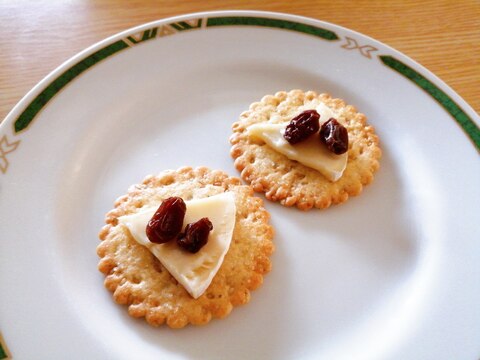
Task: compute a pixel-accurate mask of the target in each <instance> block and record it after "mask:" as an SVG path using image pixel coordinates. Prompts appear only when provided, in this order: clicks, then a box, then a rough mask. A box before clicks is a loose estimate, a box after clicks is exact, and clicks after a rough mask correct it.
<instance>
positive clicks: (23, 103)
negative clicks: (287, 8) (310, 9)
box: [0, 10, 480, 359]
mask: <svg viewBox="0 0 480 360" xmlns="http://www.w3.org/2000/svg"><path fill="white" fill-rule="evenodd" d="M212 16H238V17H241V16H252V17H273V18H275V19H283V20H287V21H288V20H290V21H296V22H299V23H304V24H312V26H313V25H316V26H321V27H325V28H327V29H335V30H341V31H344V32H347V33H350V34H354V35H355V36H357V37H358V38H361V39H367V40H368V41H369V43H370V44H376V45H380V46H382V47H383V48H384V49H385V50H388V51H389V52H388V55H394V56H395V57H397V58H400V59H401V60H402V61H404V62H406V63H407V64H408V65H409V66H410V67H412V68H414V70H416V71H418V72H420V74H422V75H424V76H427V77H428V79H429V80H430V81H431V82H433V83H434V84H435V85H436V86H437V87H439V88H440V89H441V90H442V91H443V92H445V93H446V94H447V96H449V97H450V98H451V99H453V101H454V102H455V103H456V104H457V105H458V106H459V107H461V109H462V110H463V111H464V112H466V113H467V114H468V115H470V118H471V120H472V122H473V123H474V124H475V125H476V126H477V131H478V126H479V124H480V117H479V116H478V114H477V113H476V112H475V110H474V109H473V108H472V107H471V106H470V105H469V104H468V103H467V102H466V101H465V100H464V99H463V98H462V97H461V96H460V95H458V94H457V93H456V92H455V91H454V90H453V89H452V88H451V87H450V86H449V85H448V84H447V83H445V82H444V81H443V80H442V79H441V78H439V77H438V76H436V75H435V74H434V73H433V72H431V71H430V70H428V69H427V68H425V67H424V66H423V65H421V64H419V63H417V62H416V61H415V60H413V59H411V58H410V57H408V56H407V55H405V54H403V53H402V52H400V51H398V50H396V49H394V48H392V47H390V46H389V45H387V44H385V43H383V42H380V41H378V40H376V39H374V38H371V37H369V36H368V35H364V34H362V33H359V32H357V31H355V30H352V29H349V28H346V27H342V26H339V25H336V24H333V23H330V22H326V21H322V20H318V19H314V18H309V17H304V16H299V15H292V14H286V13H280V12H267V11H250V10H222V11H205V12H195V13H188V14H182V15H178V16H173V17H167V18H163V19H159V20H154V21H151V22H147V23H144V24H140V25H137V26H134V27H131V28H129V29H126V30H123V31H121V32H118V33H116V34H114V35H111V36H109V37H107V38H105V39H103V40H100V41H98V42H96V43H94V44H93V45H91V46H89V47H87V48H86V49H84V50H82V51H80V52H78V53H76V54H75V55H73V56H72V57H70V58H69V59H67V60H66V61H64V62H63V63H62V64H60V65H59V66H57V67H56V68H55V69H53V70H52V71H51V72H50V73H49V74H47V75H46V76H45V77H44V78H43V79H42V80H40V81H39V82H38V83H37V84H36V85H35V86H34V87H33V88H32V89H31V90H29V91H28V92H27V93H26V94H25V95H24V96H23V97H22V98H21V100H20V101H19V102H17V104H16V105H15V106H14V107H13V108H12V110H11V111H10V112H9V113H8V114H7V115H6V117H5V119H4V120H3V121H2V123H0V156H5V153H4V152H2V151H3V150H2V148H1V145H2V143H1V141H2V139H3V138H2V135H3V136H4V137H5V136H7V135H8V134H10V133H11V135H13V138H14V140H17V138H18V136H19V135H22V136H23V135H24V134H23V133H24V132H26V131H27V129H24V130H20V131H19V132H16V131H14V124H15V121H16V120H17V119H18V116H19V115H20V114H21V113H22V112H23V111H24V110H25V109H26V108H27V107H28V106H29V105H30V104H31V102H32V101H33V100H34V99H35V97H36V96H38V95H39V94H40V93H41V92H42V91H43V90H45V89H46V88H47V87H48V86H49V85H50V84H51V83H52V82H53V81H54V80H56V79H57V78H58V77H59V76H61V75H62V74H63V73H64V72H65V71H67V70H68V69H70V68H71V67H72V66H74V65H75V64H77V63H78V62H80V61H82V60H84V59H85V58H87V57H88V56H90V55H92V54H94V53H95V52H96V51H98V50H100V49H102V48H104V47H106V46H108V45H111V44H114V43H115V42H117V41H119V40H121V39H123V38H125V37H127V36H129V35H132V34H135V33H137V32H141V31H145V30H147V29H149V28H152V27H154V26H161V25H164V24H169V23H173V22H179V21H185V20H189V19H192V18H205V17H212ZM94 65H95V64H94ZM81 74H82V73H79V74H77V75H76V76H74V78H73V79H72V80H74V79H75V78H76V77H77V76H79V75H81ZM439 105H441V104H439ZM44 106H48V101H47V102H46V103H45V104H44ZM447 113H448V111H447ZM449 115H451V113H450V114H449ZM452 120H454V119H452ZM454 121H455V120H454ZM455 122H456V123H457V125H458V126H459V124H458V122H457V121H455ZM9 129H10V131H9ZM462 130H463V132H464V134H465V135H466V136H467V138H468V139H469V140H470V142H473V141H472V139H471V138H470V137H469V136H468V134H467V133H466V131H465V130H464V129H462ZM5 139H6V138H5ZM22 140H23V139H22ZM19 141H20V140H18V141H17V142H13V143H11V144H10V145H12V144H13V146H14V147H15V148H16V147H17V146H18V142H19ZM7 145H8V141H7ZM473 145H474V148H475V143H473ZM476 149H477V152H478V151H480V148H478V147H477V148H476ZM0 166H1V164H0ZM3 175H8V173H3ZM1 340H2V338H1V334H0V354H1V350H4V351H5V352H6V353H7V359H8V358H9V357H8V348H7V347H6V344H5V342H4V341H3V342H2V341H1ZM2 345H3V348H4V349H2ZM0 358H1V357H0Z"/></svg>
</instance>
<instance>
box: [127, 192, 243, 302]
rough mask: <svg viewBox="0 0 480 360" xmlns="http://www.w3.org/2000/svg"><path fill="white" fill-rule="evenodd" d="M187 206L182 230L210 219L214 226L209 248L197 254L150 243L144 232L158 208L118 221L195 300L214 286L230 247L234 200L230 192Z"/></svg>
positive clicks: (199, 200) (206, 247)
mask: <svg viewBox="0 0 480 360" xmlns="http://www.w3.org/2000/svg"><path fill="white" fill-rule="evenodd" d="M185 204H186V206H187V212H186V214H185V220H184V223H183V229H184V228H185V226H186V225H187V224H188V223H193V222H196V221H198V220H200V219H201V218H203V217H208V218H209V220H210V221H211V222H212V225H213V230H212V231H211V232H210V235H209V237H208V242H207V244H206V245H205V246H204V247H202V248H201V249H200V250H199V251H198V252H197V253H196V254H192V253H189V252H188V251H185V250H183V249H181V248H180V247H179V246H178V245H177V244H176V243H175V241H170V242H168V243H166V244H154V243H152V242H150V240H149V239H148V237H147V234H146V232H145V229H146V227H147V223H148V221H149V220H150V219H151V218H152V216H153V214H154V213H155V211H157V209H158V206H157V207H151V208H147V209H145V210H142V211H141V212H138V213H136V214H133V215H126V216H122V217H120V218H119V219H118V220H119V222H120V223H122V224H124V225H125V226H126V227H127V228H128V230H129V231H130V234H131V235H132V236H133V238H134V239H135V240H136V241H137V242H138V243H139V244H141V245H143V246H145V247H147V248H148V249H149V250H150V251H151V252H152V253H153V254H154V255H155V256H156V257H157V258H158V260H160V262H161V263H162V264H163V266H165V268H166V269H167V270H168V271H169V272H170V274H171V275H172V276H173V277H174V278H175V279H176V280H177V281H178V282H179V283H180V284H182V286H183V287H184V288H185V289H186V290H187V291H188V292H189V293H190V295H192V297H194V298H195V299H196V298H198V297H200V296H201V295H202V294H203V293H204V292H205V290H206V289H207V288H208V286H209V285H210V283H211V282H212V279H213V277H214V276H215V274H216V273H217V271H218V269H219V268H220V266H221V265H222V263H223V258H224V257H225V254H226V253H227V251H228V249H229V247H230V242H231V240H232V234H233V229H234V227H235V211H236V210H235V196H234V194H233V193H231V192H225V193H222V194H219V195H214V196H211V197H208V198H204V199H195V200H191V201H185ZM159 205H160V204H159Z"/></svg>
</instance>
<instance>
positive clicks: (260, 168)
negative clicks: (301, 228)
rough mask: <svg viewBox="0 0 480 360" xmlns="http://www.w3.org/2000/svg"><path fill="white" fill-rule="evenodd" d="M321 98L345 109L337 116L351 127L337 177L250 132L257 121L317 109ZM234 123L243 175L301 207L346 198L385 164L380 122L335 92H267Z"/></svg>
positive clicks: (272, 120) (233, 138)
mask: <svg viewBox="0 0 480 360" xmlns="http://www.w3.org/2000/svg"><path fill="white" fill-rule="evenodd" d="M320 103H324V104H325V105H327V106H328V107H330V108H331V109H334V111H336V112H337V113H338V114H339V117H338V119H337V120H338V121H339V122H340V123H341V124H342V125H343V126H345V127H346V128H347V130H348V137H349V149H348V161H347V166H346V169H345V171H344V173H343V175H342V177H341V178H340V179H339V180H337V181H336V182H332V181H330V180H328V179H327V178H326V177H324V176H323V175H322V174H321V173H320V172H318V171H316V170H314V169H311V168H309V167H307V166H305V165H303V164H301V163H299V162H297V161H295V160H290V159H289V158H287V157H286V156H285V155H283V154H280V153H278V152H277V151H275V150H274V149H273V148H271V147H270V146H268V145H267V144H265V143H264V142H263V141H261V140H257V139H251V138H250V137H249V136H248V134H247V128H248V127H249V126H250V125H253V124H256V123H261V122H267V121H268V122H270V123H284V124H285V125H287V124H288V123H289V122H290V121H291V119H292V118H293V117H295V116H296V115H298V114H299V113H301V112H302V111H304V110H309V109H315V108H316V107H317V106H318V105H319V104H320ZM232 129H233V135H232V136H231V137H230V143H231V144H232V148H231V151H230V154H231V156H232V157H233V158H234V159H235V167H236V168H237V170H239V171H240V172H241V176H242V178H243V179H244V180H245V181H246V182H248V183H250V184H251V185H252V187H253V189H254V190H255V191H257V192H264V193H265V196H266V198H267V199H268V200H271V201H279V202H280V203H281V204H282V205H285V206H293V205H296V206H297V207H298V208H299V209H301V210H309V209H311V208H312V207H316V208H321V209H324V208H327V207H329V206H330V205H331V204H339V203H343V202H345V201H347V199H348V198H349V196H356V195H359V194H360V193H361V192H362V188H363V186H364V185H367V184H369V183H371V182H372V181H373V174H374V173H375V172H376V171H377V170H378V168H379V162H378V160H379V159H380V157H381V150H380V147H379V145H378V137H377V135H376V134H375V130H374V128H373V127H372V126H371V125H367V123H366V116H365V115H364V114H361V113H358V112H357V111H356V109H355V107H353V106H351V105H347V104H345V102H344V101H343V100H341V99H334V98H332V97H331V96H330V95H329V94H325V93H324V94H317V93H316V92H314V91H307V92H303V91H302V90H292V91H290V92H285V91H280V92H277V93H276V94H275V95H266V96H264V97H263V98H262V100H261V101H260V102H255V103H253V104H252V105H250V108H249V110H248V111H245V112H243V113H242V114H241V115H240V119H239V121H237V122H235V123H234V124H233V125H232ZM319 146H320V144H319Z"/></svg>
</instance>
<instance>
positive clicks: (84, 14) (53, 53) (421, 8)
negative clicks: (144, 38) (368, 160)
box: [0, 0, 480, 121]
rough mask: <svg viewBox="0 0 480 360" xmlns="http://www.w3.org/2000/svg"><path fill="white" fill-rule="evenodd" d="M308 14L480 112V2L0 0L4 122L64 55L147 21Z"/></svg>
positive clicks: (0, 103) (0, 89)
mask: <svg viewBox="0 0 480 360" xmlns="http://www.w3.org/2000/svg"><path fill="white" fill-rule="evenodd" d="M225 9H230V10H231V9H239V10H248V9H251V10H268V11H277V12H286V13H292V14H296V15H303V16H309V17H313V18H317V19H320V20H325V21H328V22H332V23H335V24H338V25H342V26H345V27H347V28H350V29H353V30H356V31H359V32H361V33H363V34H366V35H369V36H371V37H373V38H375V39H377V40H380V41H382V42H384V43H386V44H388V45H390V46H392V47H394V48H396V49H397V50H399V51H401V52H403V53H404V54H406V55H408V56H410V57H411V58H413V59H414V60H416V61H418V62H419V63H420V64H422V65H424V66H425V67H427V68H428V69H429V70H431V71H432V72H434V73H435V74H436V75H437V76H439V77H440V78H441V79H443V80H444V81H445V82H446V83H447V84H448V85H450V86H451V87H452V88H453V89H454V90H455V91H457V92H458V93H459V94H460V96H462V97H463V98H464V99H465V100H466V101H467V102H468V103H469V104H470V105H471V106H472V107H473V108H474V109H475V111H476V112H477V113H479V112H480V2H479V1H478V0H463V1H453V0H450V1H445V0H442V1H438V0H433V1H418V0H408V1H407V0H402V1H392V0H378V1H364V0H361V1H360V0H356V1H346V0H337V1H325V0H321V1H309V0H297V1H269V2H268V3H266V4H260V2H258V1H253V0H249V1H224V0H222V1H221V0H206V1H193V0H187V1H181V0H175V1H172V0H164V1H147V0H130V1H127V0H121V1H114V0H98V1H93V0H90V1H89V0H84V1H79V0H70V1H50V0H39V1H23V0H16V1H7V0H0V34H1V40H0V121H1V120H2V119H3V118H4V117H5V116H6V115H7V113H8V112H9V111H10V110H11V109H12V108H13V106H14V105H15V104H16V103H17V102H18V101H19V100H20V99H21V98H22V96H23V95H25V94H26V93H27V91H29V90H30V89H31V88H32V87H33V86H34V85H35V84H36V83H37V82H38V81H40V80H41V79H42V78H43V77H44V76H46V75H47V74H48V73H49V72H50V71H52V70H53V69H55V68H56V67H57V66H58V65H60V64H61V63H62V62H63V61H65V60H67V59H68V58H70V57H71V56H73V55H75V54H76V53H77V52H79V51H81V50H83V49H84V48H86V47H87V46H89V45H92V44H94V43H96V42H97V41H100V40H102V39H104V38H106V37H107V36H109V35H113V34H115V33H117V32H119V31H121V30H125V29H128V28H130V27H132V26H135V25H139V24H142V23H145V22H149V21H153V20H157V19H161V18H165V17H169V16H174V15H180V14H184V13H190V12H198V11H210V10H225Z"/></svg>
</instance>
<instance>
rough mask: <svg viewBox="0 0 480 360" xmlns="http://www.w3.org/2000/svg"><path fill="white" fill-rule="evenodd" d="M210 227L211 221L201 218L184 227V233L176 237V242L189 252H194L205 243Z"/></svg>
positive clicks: (211, 226) (211, 227)
mask: <svg viewBox="0 0 480 360" xmlns="http://www.w3.org/2000/svg"><path fill="white" fill-rule="evenodd" d="M212 229H213V225H212V222H211V221H210V220H209V219H208V218H202V219H200V220H198V221H197V222H194V223H191V224H188V225H187V226H186V227H185V234H182V235H181V236H179V237H178V238H177V244H178V246H180V247H181V248H183V249H185V250H187V251H189V252H191V253H196V252H198V250H200V249H201V248H202V247H203V246H204V245H205V244H206V243H207V241H208V234H210V231H212Z"/></svg>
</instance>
